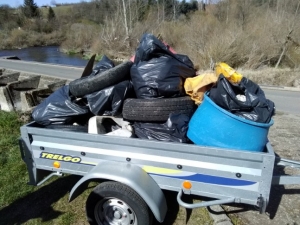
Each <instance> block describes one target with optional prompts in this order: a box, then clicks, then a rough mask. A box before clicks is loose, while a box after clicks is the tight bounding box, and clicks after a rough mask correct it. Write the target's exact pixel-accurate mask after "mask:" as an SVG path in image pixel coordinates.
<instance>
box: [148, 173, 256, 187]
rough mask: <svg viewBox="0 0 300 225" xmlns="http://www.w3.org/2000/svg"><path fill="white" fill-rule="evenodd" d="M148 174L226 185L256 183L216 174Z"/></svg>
mask: <svg viewBox="0 0 300 225" xmlns="http://www.w3.org/2000/svg"><path fill="white" fill-rule="evenodd" d="M149 174H151V175H157V176H163V177H170V178H178V179H180V180H190V181H196V182H202V183H208V184H218V185H226V186H247V185H253V184H255V183H256V182H253V181H247V180H237V179H232V178H225V177H217V176H211V175H204V174H194V175H190V176H169V175H163V174H156V173H149Z"/></svg>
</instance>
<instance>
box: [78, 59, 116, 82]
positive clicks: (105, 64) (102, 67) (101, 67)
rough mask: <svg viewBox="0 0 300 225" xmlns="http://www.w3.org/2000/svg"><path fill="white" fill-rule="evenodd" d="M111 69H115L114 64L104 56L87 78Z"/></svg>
mask: <svg viewBox="0 0 300 225" xmlns="http://www.w3.org/2000/svg"><path fill="white" fill-rule="evenodd" d="M113 67H115V64H114V62H113V61H111V60H110V59H109V58H108V57H107V56H106V55H104V56H103V57H102V59H101V60H100V61H99V62H98V63H97V64H96V66H95V67H94V68H93V72H92V73H91V74H90V75H89V76H96V75H97V74H99V73H102V72H104V71H106V70H108V69H111V68H113ZM83 79H84V78H83Z"/></svg>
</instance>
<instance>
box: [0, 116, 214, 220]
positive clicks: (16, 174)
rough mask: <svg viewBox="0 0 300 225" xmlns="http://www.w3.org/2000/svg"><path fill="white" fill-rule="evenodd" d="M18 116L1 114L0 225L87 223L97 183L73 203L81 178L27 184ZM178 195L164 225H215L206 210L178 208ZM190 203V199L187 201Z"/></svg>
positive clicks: (172, 195) (172, 199)
mask: <svg viewBox="0 0 300 225" xmlns="http://www.w3.org/2000/svg"><path fill="white" fill-rule="evenodd" d="M19 117H20V115H19V114H18V113H14V112H11V113H8V112H3V111H0V225H21V224H22V225H40V224H43V225H52V224H53V225H75V224H76V225H77V224H80V225H85V224H88V223H87V221H86V216H85V201H86V199H87V197H88V195H89V193H90V191H91V190H92V188H94V187H95V186H96V185H97V183H95V182H93V183H91V184H90V185H89V188H88V189H87V190H86V191H85V192H83V193H82V194H81V195H80V196H79V197H77V198H76V199H75V200H73V201H72V202H71V203H69V202H68V197H69V192H70V190H71V189H72V187H73V186H74V185H75V184H76V182H77V181H78V180H79V179H80V177H78V176H74V175H69V176H64V177H61V178H52V179H50V180H49V181H47V182H46V183H45V184H43V185H42V186H40V187H34V186H30V185H27V182H28V173H27V168H26V165H25V163H24V162H23V161H22V159H21V156H20V150H19V146H18V138H19V136H20V126H21V125H22V124H23V123H24V122H21V120H20V119H19ZM176 195H177V193H176V192H169V191H166V192H165V196H166V199H167V202H168V212H167V216H166V218H165V222H164V223H163V224H162V225H172V224H173V225H183V224H187V225H204V224H205V225H211V224H213V222H212V220H211V219H210V217H209V214H208V212H207V210H206V209H205V208H201V209H195V210H193V211H191V210H185V209H184V208H182V207H179V206H178V203H177V201H176ZM191 201H193V199H192V198H190V197H189V198H188V200H187V202H191ZM194 201H198V200H194ZM187 221H188V222H187ZM186 222H187V223H186ZM153 225H159V223H157V222H154V224H153Z"/></svg>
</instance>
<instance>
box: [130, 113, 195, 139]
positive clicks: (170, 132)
mask: <svg viewBox="0 0 300 225" xmlns="http://www.w3.org/2000/svg"><path fill="white" fill-rule="evenodd" d="M189 121H190V117H189V116H187V115H185V114H179V113H171V114H170V116H169V119H168V120H167V122H165V123H163V124H158V123H140V122H135V123H134V124H133V128H134V132H135V135H136V136H137V137H139V138H142V139H150V140H158V141H167V142H181V143H187V142H188V138H187V136H186V133H187V130H188V123H189Z"/></svg>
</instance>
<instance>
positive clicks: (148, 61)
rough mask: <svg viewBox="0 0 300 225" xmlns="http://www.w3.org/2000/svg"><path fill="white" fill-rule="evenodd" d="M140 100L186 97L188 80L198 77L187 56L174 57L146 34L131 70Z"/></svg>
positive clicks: (167, 49) (175, 55)
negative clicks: (185, 90) (186, 82)
mask: <svg viewBox="0 0 300 225" xmlns="http://www.w3.org/2000/svg"><path fill="white" fill-rule="evenodd" d="M130 75H131V79H132V82H133V87H134V90H135V93H136V95H137V97H138V98H159V97H178V96H183V95H185V92H184V88H183V83H184V80H185V78H188V77H193V76H195V75H196V73H195V70H194V65H193V63H192V61H191V60H190V59H189V58H188V57H187V56H186V55H180V54H174V53H172V52H171V51H170V50H169V48H168V47H167V46H166V45H165V44H163V43H162V42H161V41H160V40H158V39H157V38H156V37H155V36H153V35H151V34H144V35H143V37H142V39H141V42H140V45H139V46H138V48H137V50H136V54H135V59H134V64H133V66H132V67H131V70H130Z"/></svg>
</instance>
